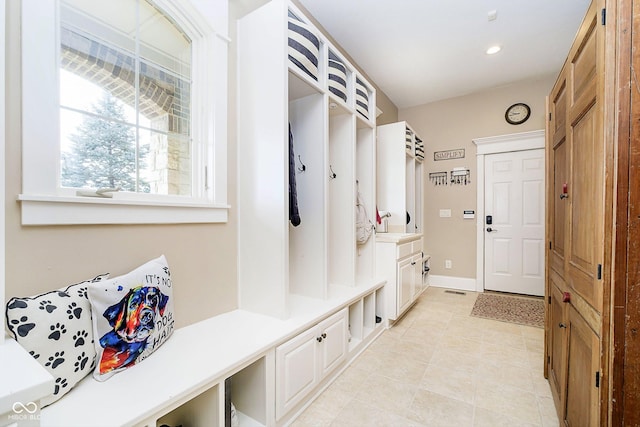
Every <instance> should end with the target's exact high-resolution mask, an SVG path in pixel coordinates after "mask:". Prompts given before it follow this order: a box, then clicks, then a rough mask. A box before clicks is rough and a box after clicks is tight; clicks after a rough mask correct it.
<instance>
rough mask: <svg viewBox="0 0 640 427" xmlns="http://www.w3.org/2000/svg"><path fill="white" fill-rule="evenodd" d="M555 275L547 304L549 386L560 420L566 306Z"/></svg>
mask: <svg viewBox="0 0 640 427" xmlns="http://www.w3.org/2000/svg"><path fill="white" fill-rule="evenodd" d="M554 276H555V277H557V274H556V273H552V274H551V278H550V282H551V283H550V296H551V299H550V304H549V332H548V333H549V342H550V344H549V347H550V353H549V358H548V362H549V385H550V386H551V393H552V394H553V399H554V401H555V405H556V409H557V410H558V416H559V418H560V419H562V416H563V413H562V411H561V410H560V409H561V408H564V405H565V398H566V394H565V390H566V389H565V384H566V374H567V369H566V366H567V359H566V355H567V352H566V347H567V322H568V319H567V304H566V303H565V302H563V300H562V299H563V294H562V291H561V290H560V288H559V287H558V285H557V282H556V281H555V280H554Z"/></svg>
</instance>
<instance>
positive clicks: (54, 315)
mask: <svg viewBox="0 0 640 427" xmlns="http://www.w3.org/2000/svg"><path fill="white" fill-rule="evenodd" d="M108 277H109V275H108V274H103V275H100V276H97V277H95V278H94V279H92V280H88V281H85V282H81V283H77V284H75V285H70V286H68V287H66V288H63V289H59V290H57V291H51V292H47V293H46V294H42V295H38V296H35V297H26V298H11V299H10V300H9V301H8V302H7V311H6V316H7V328H8V329H9V332H10V333H11V334H12V335H13V337H14V338H15V339H16V341H17V342H18V343H19V344H20V345H21V346H22V347H24V348H25V349H26V350H27V351H28V352H29V354H31V355H32V356H33V357H34V358H35V359H36V360H37V361H38V362H39V363H40V364H41V365H42V366H43V367H44V368H45V369H46V370H47V371H49V373H50V374H51V375H52V376H53V377H54V378H55V382H54V387H53V389H52V390H51V394H50V395H49V396H47V397H45V398H43V399H42V401H41V402H42V405H43V407H44V406H46V405H50V404H51V403H53V402H55V401H56V400H58V399H60V398H61V397H62V396H63V395H65V394H66V393H67V392H68V391H70V390H71V389H72V388H73V386H75V385H76V384H77V383H78V382H79V381H80V380H81V379H83V378H84V377H85V376H86V375H87V374H89V373H90V372H91V371H92V370H93V367H94V364H95V361H96V351H95V348H94V344H93V327H92V324H91V305H90V304H89V299H88V298H87V287H88V286H89V284H91V283H93V282H99V281H101V280H105V279H106V278H108Z"/></svg>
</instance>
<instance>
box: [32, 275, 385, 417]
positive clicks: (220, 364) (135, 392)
mask: <svg viewBox="0 0 640 427" xmlns="http://www.w3.org/2000/svg"><path fill="white" fill-rule="evenodd" d="M383 284H384V282H381V283H378V284H376V285H375V286H369V287H366V289H365V288H349V289H347V290H346V291H345V290H342V291H341V292H337V293H336V297H334V298H331V299H329V300H325V301H318V300H311V299H306V298H299V297H293V299H294V300H295V303H294V304H292V306H293V307H294V308H293V309H292V313H291V316H290V318H289V319H287V320H280V319H277V318H274V317H269V316H265V315H260V314H256V313H252V312H248V311H244V310H235V311H231V312H228V313H224V314H221V315H218V316H215V317H212V318H209V319H206V320H203V321H201V322H198V323H195V324H192V325H189V326H187V327H184V328H180V329H177V330H175V331H174V333H173V335H172V336H171V338H170V339H169V340H167V341H166V342H165V343H164V344H163V345H162V346H161V347H160V348H159V349H158V350H156V351H155V352H154V353H153V354H151V355H150V356H149V357H148V358H147V359H145V360H144V361H143V362H141V363H140V364H138V365H136V366H133V367H132V368H130V369H127V370H125V371H122V372H120V373H118V374H116V375H114V376H113V377H111V378H110V379H108V380H107V381H104V382H99V381H96V380H95V379H93V377H92V376H91V375H89V376H88V377H86V378H85V379H83V380H82V381H81V382H80V383H79V384H77V385H76V386H75V387H74V389H73V390H71V391H70V392H69V393H67V394H66V395H65V396H64V397H63V398H61V399H60V400H59V401H57V402H55V403H54V404H52V405H50V406H48V407H46V408H44V409H43V410H42V412H41V417H40V424H41V426H42V427H73V426H79V427H80V426H81V427H89V426H109V427H115V426H137V425H141V426H144V425H149V426H155V424H156V420H157V419H159V418H160V417H161V416H162V415H164V414H166V413H167V412H169V411H171V410H173V409H174V408H176V407H177V406H179V405H181V404H182V403H184V402H187V401H189V400H191V399H193V398H195V397H196V396H198V395H200V394H201V393H202V392H204V391H206V390H207V389H209V388H211V387H214V386H216V385H217V384H223V383H224V380H225V378H227V377H229V376H231V375H233V374H234V373H236V372H238V371H239V370H241V369H242V368H244V367H245V366H247V365H249V364H251V363H253V362H254V361H256V360H258V359H259V358H261V357H264V356H265V355H266V354H267V353H268V352H269V351H271V350H273V349H275V347H276V346H277V345H279V344H281V343H283V342H285V341H286V340H288V339H290V338H291V337H293V336H295V335H297V334H298V333H300V332H302V331H304V330H306V329H308V328H309V327H311V326H313V325H314V324H315V323H317V322H318V321H319V320H321V319H323V318H325V317H327V316H328V315H330V314H332V313H334V312H336V311H338V310H339V309H341V308H343V307H345V306H346V305H348V304H350V303H351V302H353V301H354V300H355V299H357V298H360V297H361V296H362V295H363V293H365V292H370V291H371V290H372V289H377V288H379V287H380V286H382V285H383ZM296 307H297V308H296ZM219 394H220V396H219V399H222V400H220V402H218V405H221V404H223V402H224V400H223V399H224V396H223V394H224V393H222V392H220V393H219Z"/></svg>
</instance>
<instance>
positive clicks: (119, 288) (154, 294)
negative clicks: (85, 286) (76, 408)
mask: <svg viewBox="0 0 640 427" xmlns="http://www.w3.org/2000/svg"><path fill="white" fill-rule="evenodd" d="M89 300H90V301H91V308H92V310H93V334H94V336H95V350H96V353H97V357H96V367H95V369H94V371H93V377H94V378H95V379H97V380H98V381H105V380H107V379H108V378H109V377H111V376H112V375H114V374H115V373H117V372H119V371H122V370H124V369H127V368H130V367H131V366H133V365H135V364H136V363H140V362H141V361H143V360H144V359H145V358H147V357H148V356H149V355H150V354H151V353H153V352H154V351H155V350H156V349H157V348H158V347H160V346H161V345H162V344H163V343H164V342H165V341H166V340H167V339H168V338H169V336H170V335H171V333H172V332H173V325H174V317H173V291H172V284H171V274H170V272H169V266H168V265H167V260H166V259H165V257H164V255H162V256H160V257H159V258H156V259H154V260H151V261H149V262H147V263H146V264H144V265H142V266H140V267H138V268H136V269H135V270H133V271H132V272H130V273H127V274H125V275H123V276H119V277H115V278H113V279H109V280H105V281H103V282H100V283H94V284H93V285H91V286H90V287H89Z"/></svg>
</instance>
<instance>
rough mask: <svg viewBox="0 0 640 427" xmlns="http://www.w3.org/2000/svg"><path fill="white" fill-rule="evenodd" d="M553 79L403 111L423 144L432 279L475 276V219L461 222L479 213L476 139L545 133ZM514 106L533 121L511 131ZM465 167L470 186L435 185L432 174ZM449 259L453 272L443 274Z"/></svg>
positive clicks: (425, 212) (500, 88) (510, 86)
mask: <svg viewBox="0 0 640 427" xmlns="http://www.w3.org/2000/svg"><path fill="white" fill-rule="evenodd" d="M470 78H471V77H470ZM554 82H555V76H548V77H546V78H542V79H538V80H530V81H523V82H519V83H514V84H511V85H507V86H503V87H499V88H494V89H491V90H487V91H483V92H480V93H475V94H472V95H467V96H462V97H458V98H452V99H447V100H444V101H439V102H434V103H431V104H426V105H422V106H418V107H413V108H406V109H400V111H399V113H398V116H399V119H400V120H406V121H407V122H408V123H409V124H410V125H411V126H412V127H413V128H414V129H415V131H416V132H417V133H418V134H419V135H420V136H422V138H423V139H424V142H425V167H426V168H425V185H424V195H425V203H424V219H423V224H425V227H424V232H425V239H424V242H425V250H426V252H427V253H429V254H430V255H431V256H432V258H431V271H432V274H434V275H444V276H452V277H465V278H475V277H476V220H475V219H474V220H464V219H462V214H463V210H469V209H472V210H474V211H476V212H477V208H476V188H477V185H478V182H477V179H476V178H477V173H476V149H475V145H474V144H473V142H472V140H473V139H474V138H481V137H490V136H497V135H504V134H510V133H518V132H526V131H531V130H538V129H544V126H545V117H544V116H545V96H546V95H547V94H548V93H549V91H550V90H551V87H552V86H553V83H554ZM516 102H524V103H526V104H528V105H529V106H530V107H531V118H530V119H529V120H528V121H527V122H525V123H524V124H522V125H518V126H513V125H510V124H508V123H507V122H506V121H505V119H504V113H505V110H506V108H507V107H508V106H509V105H511V104H514V103H516ZM456 148H464V149H465V158H464V159H457V160H443V161H438V162H434V161H433V152H434V151H442V150H450V149H456ZM458 166H464V167H467V168H469V169H470V170H471V184H470V185H466V186H465V185H454V186H451V185H448V186H435V185H433V184H432V183H431V182H430V181H429V173H430V172H440V171H447V172H450V171H451V169H452V168H454V167H458ZM440 209H451V218H440V217H439V211H440ZM445 259H450V260H451V261H452V269H450V270H449V269H445V268H444V265H445Z"/></svg>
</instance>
